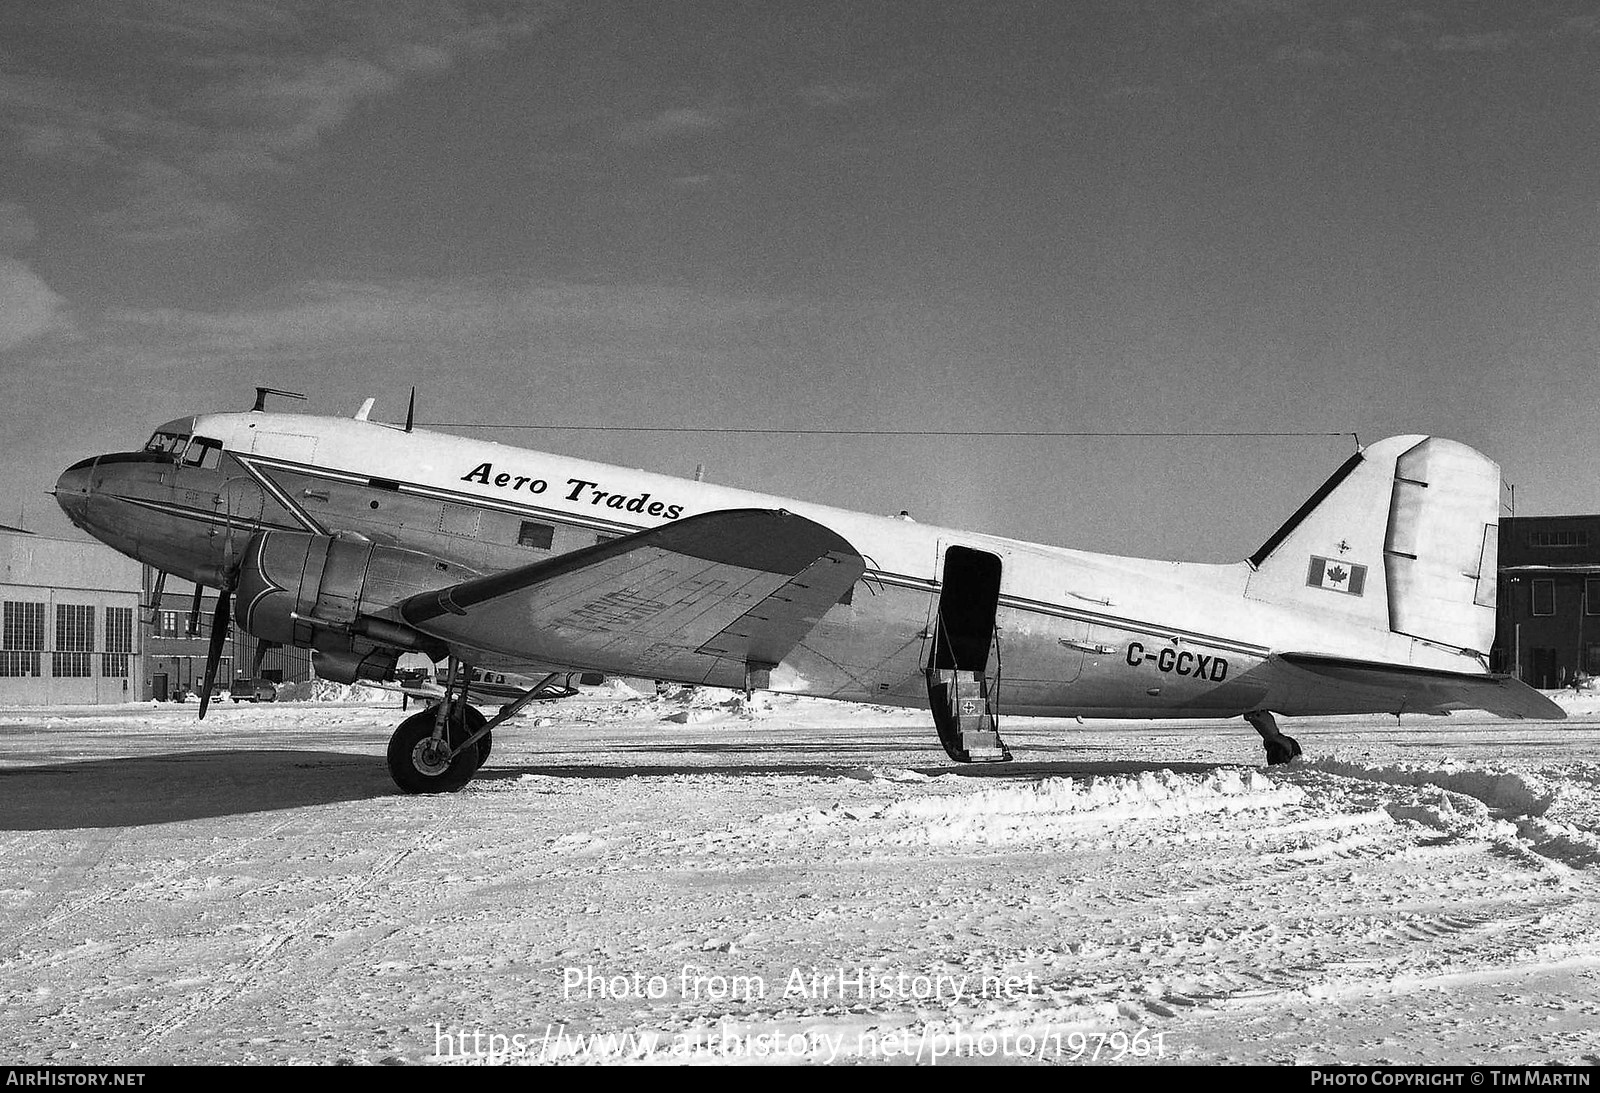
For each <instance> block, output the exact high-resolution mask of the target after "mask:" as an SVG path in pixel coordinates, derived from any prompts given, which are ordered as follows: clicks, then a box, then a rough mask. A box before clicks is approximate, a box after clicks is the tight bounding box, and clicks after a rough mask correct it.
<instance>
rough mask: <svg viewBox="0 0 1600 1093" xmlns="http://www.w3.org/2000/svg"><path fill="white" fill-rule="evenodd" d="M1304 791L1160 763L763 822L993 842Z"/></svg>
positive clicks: (1245, 774)
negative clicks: (1136, 770) (1153, 767)
mask: <svg viewBox="0 0 1600 1093" xmlns="http://www.w3.org/2000/svg"><path fill="white" fill-rule="evenodd" d="M871 773H872V774H873V777H874V778H879V777H881V778H883V779H884V780H898V779H894V778H893V776H892V775H890V774H888V773H887V772H884V773H881V774H880V773H878V772H871ZM845 777H852V778H859V777H860V772H855V771H852V772H847V773H846V775H845ZM1304 797H1305V791H1304V790H1302V789H1300V788H1299V787H1298V786H1294V785H1288V784H1284V785H1280V784H1278V783H1276V782H1273V781H1272V780H1271V779H1269V778H1267V777H1265V776H1264V775H1262V774H1260V773H1258V772H1256V771H1248V770H1245V771H1240V770H1219V771H1213V772H1211V773H1208V774H1203V775H1197V774H1177V773H1174V772H1172V771H1166V770H1160V771H1145V772H1143V773H1141V774H1138V775H1116V776H1112V777H1103V778H1100V777H1097V778H1090V779H1088V780H1087V781H1079V780H1077V779H1072V778H1046V779H1043V780H1042V781H1038V782H1033V783H1027V784H1022V785H1007V786H1003V787H999V788H992V789H982V790H976V791H972V792H967V793H952V794H945V795H938V796H926V795H918V796H915V797H907V798H905V799H902V800H898V801H893V802H890V803H888V804H885V805H881V806H879V807H876V808H872V807H863V806H860V805H850V806H838V807H835V808H832V809H824V810H809V811H807V812H805V813H785V814H782V815H779V816H772V817H767V818H765V821H764V822H765V823H768V824H771V825H774V826H779V827H782V826H786V825H789V824H794V823H801V824H810V825H820V824H835V823H840V822H850V821H854V822H857V823H864V824H866V825H868V829H867V830H864V831H862V832H861V833H860V834H859V836H858V837H856V838H852V839H851V841H852V842H853V843H860V842H863V841H865V842H868V843H871V842H882V843H890V844H896V845H907V844H928V845H942V844H953V843H980V844H990V845H992V844H998V843H1011V842H1025V841H1049V840H1051V839H1054V838H1058V837H1060V838H1067V837H1071V838H1077V837H1080V836H1081V834H1082V831H1083V828H1084V827H1085V826H1091V827H1092V826H1095V825H1103V826H1110V825H1112V824H1119V823H1125V822H1128V821H1134V820H1160V819H1167V818H1170V817H1178V816H1190V815H1195V814H1199V813H1218V812H1239V811H1244V810H1247V809H1270V808H1281V807H1284V806H1288V805H1294V804H1297V803H1299V802H1300V801H1301V800H1302V799H1303V798H1304Z"/></svg>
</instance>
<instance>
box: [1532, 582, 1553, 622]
mask: <svg viewBox="0 0 1600 1093" xmlns="http://www.w3.org/2000/svg"><path fill="white" fill-rule="evenodd" d="M1533 613H1534V614H1535V615H1554V614H1555V613H1556V582H1554V581H1534V582H1533Z"/></svg>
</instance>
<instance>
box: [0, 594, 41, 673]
mask: <svg viewBox="0 0 1600 1093" xmlns="http://www.w3.org/2000/svg"><path fill="white" fill-rule="evenodd" d="M0 623H3V625H0V676H36V675H38V674H39V650H41V649H43V648H44V604H42V603H28V602H25V601H21V600H7V601H6V602H5V609H4V613H3V615H0Z"/></svg>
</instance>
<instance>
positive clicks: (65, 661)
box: [50, 603, 94, 679]
mask: <svg viewBox="0 0 1600 1093" xmlns="http://www.w3.org/2000/svg"><path fill="white" fill-rule="evenodd" d="M93 649H94V606H93V605H92V604H87V603H83V604H78V603H58V604H56V648H55V653H54V654H52V655H51V657H50V671H51V674H52V675H55V676H56V677H58V678H61V679H75V678H77V679H81V678H83V677H86V676H88V675H89V674H90V668H91V667H92V665H91V663H90V660H89V658H90V655H91V653H92V651H93Z"/></svg>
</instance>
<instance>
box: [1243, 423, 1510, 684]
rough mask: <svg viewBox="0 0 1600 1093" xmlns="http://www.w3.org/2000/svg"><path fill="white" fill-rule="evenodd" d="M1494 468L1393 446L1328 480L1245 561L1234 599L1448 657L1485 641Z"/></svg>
mask: <svg viewBox="0 0 1600 1093" xmlns="http://www.w3.org/2000/svg"><path fill="white" fill-rule="evenodd" d="M1499 518H1500V468H1499V466H1498V465H1497V464H1495V463H1494V462H1492V461H1491V460H1489V459H1488V458H1486V457H1485V456H1483V455H1482V454H1480V453H1478V452H1476V451H1474V450H1473V449H1471V448H1469V447H1467V446H1466V445H1464V444H1458V443H1456V442H1455V441H1453V440H1444V439H1442V438H1439V437H1421V436H1399V437H1391V438H1389V439H1388V440H1382V441H1379V442H1378V443H1376V444H1373V445H1371V446H1370V447H1368V448H1366V449H1364V450H1363V451H1361V452H1360V453H1359V454H1357V455H1354V456H1351V457H1350V459H1349V460H1348V461H1347V462H1346V463H1345V464H1344V466H1342V467H1340V468H1339V469H1338V471H1336V472H1335V473H1334V475H1333V477H1332V478H1330V479H1328V481H1327V482H1325V483H1324V484H1323V485H1322V488H1321V489H1319V490H1317V492H1316V493H1315V494H1313V495H1312V496H1311V499H1310V500H1308V501H1307V502H1306V503H1305V504H1304V505H1302V506H1301V507H1300V511H1298V512H1296V513H1295V514H1294V516H1292V517H1290V519H1289V522H1288V523H1286V524H1284V525H1283V527H1281V528H1279V529H1278V531H1277V532H1276V533H1275V534H1274V535H1273V536H1272V538H1270V539H1268V540H1267V541H1266V543H1264V544H1263V545H1262V547H1261V549H1260V550H1258V551H1256V552H1255V553H1254V554H1253V555H1251V556H1250V566H1251V569H1252V570H1253V572H1252V573H1251V575H1250V579H1249V583H1248V585H1247V587H1246V592H1245V594H1246V595H1247V596H1249V597H1251V598H1253V599H1259V600H1265V601H1268V602H1271V603H1280V604H1292V605H1295V606H1299V607H1304V608H1305V609H1306V610H1308V611H1312V612H1315V613H1317V614H1320V615H1324V616H1328V617H1331V618H1337V619H1341V620H1343V621H1347V622H1352V623H1356V624H1359V625H1366V626H1371V627H1373V628H1374V629H1379V630H1390V631H1393V632H1394V633H1397V634H1404V635H1406V636H1408V637H1414V638H1421V639H1422V640H1424V641H1429V642H1434V643H1437V644H1440V645H1445V646H1449V647H1451V648H1454V649H1461V650H1467V651H1471V652H1477V653H1487V652H1488V649H1489V646H1490V644H1491V643H1492V642H1493V641H1494V621H1495V576H1496V574H1495V567H1496V561H1497V556H1498V546H1499V539H1498V533H1499V531H1498V529H1499Z"/></svg>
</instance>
